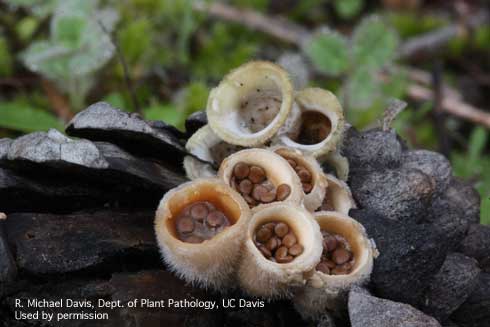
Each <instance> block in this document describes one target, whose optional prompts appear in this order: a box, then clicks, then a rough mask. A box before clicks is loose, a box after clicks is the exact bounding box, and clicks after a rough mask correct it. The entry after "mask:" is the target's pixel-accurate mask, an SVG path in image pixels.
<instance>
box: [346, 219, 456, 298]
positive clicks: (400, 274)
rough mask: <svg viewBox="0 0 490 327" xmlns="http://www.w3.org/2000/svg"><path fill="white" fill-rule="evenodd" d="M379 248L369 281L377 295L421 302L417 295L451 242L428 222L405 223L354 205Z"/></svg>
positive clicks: (421, 293) (419, 296) (422, 291)
mask: <svg viewBox="0 0 490 327" xmlns="http://www.w3.org/2000/svg"><path fill="white" fill-rule="evenodd" d="M349 215H350V216H351V217H353V218H354V219H356V220H357V221H359V222H360V223H361V224H362V225H363V226H364V227H365V228H366V231H367V234H368V235H369V237H370V238H373V239H374V241H375V243H376V246H377V248H378V251H379V253H380V254H379V256H378V257H377V258H376V259H375V260H374V267H373V272H372V274H371V282H372V286H373V291H374V293H375V294H376V295H377V296H380V297H383V298H387V299H390V300H393V301H398V302H404V303H409V304H411V305H413V306H416V307H419V306H420V299H421V298H422V296H423V294H424V293H425V291H426V289H427V288H428V286H429V284H430V282H431V280H432V278H433V277H434V276H435V275H436V274H437V273H438V272H439V270H440V268H441V266H442V264H443V262H444V260H445V258H446V255H447V252H448V249H449V246H450V244H451V242H452V240H451V239H449V238H448V237H447V235H445V234H444V233H441V232H439V231H438V230H437V229H435V228H434V227H433V226H432V225H430V224H420V225H414V224H405V223H403V222H399V221H393V220H390V219H387V218H384V217H382V216H380V215H379V214H377V213H372V212H368V211H367V210H356V209H353V210H351V211H350V212H349Z"/></svg>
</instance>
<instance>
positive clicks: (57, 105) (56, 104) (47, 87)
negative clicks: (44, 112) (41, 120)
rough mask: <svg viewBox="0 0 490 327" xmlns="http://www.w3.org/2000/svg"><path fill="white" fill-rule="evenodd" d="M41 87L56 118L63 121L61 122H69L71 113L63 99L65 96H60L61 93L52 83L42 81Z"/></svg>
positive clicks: (65, 100) (71, 116) (66, 101)
mask: <svg viewBox="0 0 490 327" xmlns="http://www.w3.org/2000/svg"><path fill="white" fill-rule="evenodd" d="M41 85H42V87H43V90H44V93H46V96H47V97H48V100H49V103H50V104H51V107H52V108H53V111H54V112H55V113H56V116H57V117H59V118H60V119H61V120H63V122H65V123H67V122H68V121H70V119H72V118H73V112H72V111H71V109H70V103H69V102H68V100H67V99H66V98H65V96H64V95H63V94H61V92H60V91H59V90H58V88H57V87H56V86H55V85H54V84H53V83H52V82H50V81H48V80H46V79H43V80H42V81H41Z"/></svg>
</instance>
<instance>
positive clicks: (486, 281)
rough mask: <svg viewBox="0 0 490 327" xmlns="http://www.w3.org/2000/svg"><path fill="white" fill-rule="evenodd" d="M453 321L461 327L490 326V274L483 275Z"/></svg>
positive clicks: (452, 318) (456, 312) (453, 316)
mask: <svg viewBox="0 0 490 327" xmlns="http://www.w3.org/2000/svg"><path fill="white" fill-rule="evenodd" d="M451 320H452V321H454V322H455V323H457V324H458V325H459V326H461V327H488V326H490V274H489V273H481V274H480V277H479V279H478V283H477V284H476V286H475V290H474V291H473V293H471V295H470V296H469V297H468V298H467V299H466V301H465V302H464V303H463V304H462V305H461V306H460V307H459V308H458V310H456V311H455V312H454V313H453V314H452V316H451Z"/></svg>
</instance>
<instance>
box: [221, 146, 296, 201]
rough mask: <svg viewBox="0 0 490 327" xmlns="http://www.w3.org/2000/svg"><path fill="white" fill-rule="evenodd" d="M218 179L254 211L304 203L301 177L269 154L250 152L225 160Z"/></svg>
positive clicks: (280, 160) (240, 153) (273, 155)
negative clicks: (276, 204) (267, 206)
mask: <svg viewBox="0 0 490 327" xmlns="http://www.w3.org/2000/svg"><path fill="white" fill-rule="evenodd" d="M218 176H219V177H220V178H221V179H222V180H223V181H224V182H225V183H227V184H228V185H230V186H231V187H232V188H234V189H236V190H237V191H238V192H239V193H240V194H241V195H242V196H243V197H244V199H245V201H246V202H247V203H248V204H249V205H250V207H251V208H255V207H257V208H258V207H260V205H263V204H266V203H271V202H277V201H285V202H289V203H293V204H301V203H302V202H303V198H304V194H303V190H302V186H301V182H300V180H299V177H298V175H297V174H296V172H295V171H294V170H293V168H292V167H291V166H290V165H289V163H288V162H287V161H286V160H285V159H284V158H282V157H281V156H279V155H277V154H275V153H274V152H272V151H269V150H264V149H248V150H242V151H239V152H236V153H234V154H232V155H230V156H229V157H228V158H226V159H225V160H223V163H222V164H221V167H220V169H219V171H218Z"/></svg>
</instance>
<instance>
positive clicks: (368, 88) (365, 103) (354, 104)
mask: <svg viewBox="0 0 490 327" xmlns="http://www.w3.org/2000/svg"><path fill="white" fill-rule="evenodd" d="M343 91H344V97H345V98H346V99H347V103H348V106H349V108H352V109H358V110H362V109H367V108H369V107H370V106H371V105H372V104H373V102H374V100H375V99H376V98H377V97H378V96H379V94H380V83H379V81H378V79H377V78H376V74H375V73H374V72H373V70H371V69H369V67H363V66H361V67H358V68H357V69H356V70H354V71H353V72H352V73H351V74H350V75H349V77H348V79H347V82H346V87H345V89H344V90H343Z"/></svg>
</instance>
